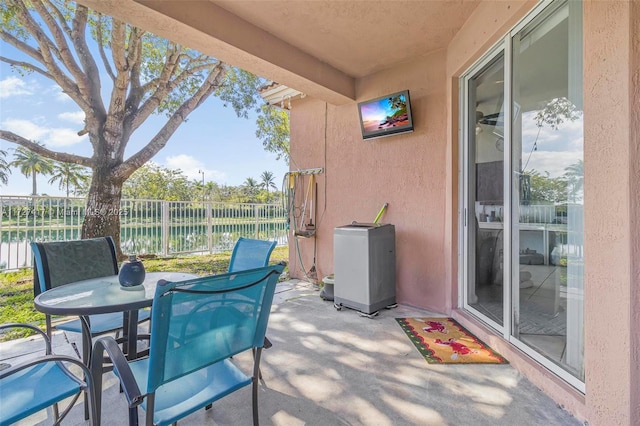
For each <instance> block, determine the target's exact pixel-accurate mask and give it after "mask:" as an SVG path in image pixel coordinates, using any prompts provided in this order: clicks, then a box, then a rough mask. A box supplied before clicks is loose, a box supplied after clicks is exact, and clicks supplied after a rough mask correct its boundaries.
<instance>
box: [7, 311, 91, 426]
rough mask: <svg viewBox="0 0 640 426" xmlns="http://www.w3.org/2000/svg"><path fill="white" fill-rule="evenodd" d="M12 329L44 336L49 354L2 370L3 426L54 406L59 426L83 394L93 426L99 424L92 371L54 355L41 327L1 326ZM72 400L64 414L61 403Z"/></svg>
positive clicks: (14, 324) (68, 358) (78, 362)
mask: <svg viewBox="0 0 640 426" xmlns="http://www.w3.org/2000/svg"><path fill="white" fill-rule="evenodd" d="M10 328H28V329H31V330H33V331H35V332H37V333H38V334H40V335H41V336H42V338H43V340H44V343H45V354H44V355H43V356H39V357H37V358H34V359H31V360H29V361H25V362H23V363H21V364H17V365H13V366H11V367H9V368H7V369H5V370H2V371H0V396H1V397H0V425H1V426H4V425H10V424H13V423H16V422H18V421H20V420H22V419H25V418H27V417H29V416H30V415H32V414H35V413H37V412H39V411H41V410H43V409H46V408H47V407H50V406H53V407H54V410H53V411H54V417H55V424H56V425H57V424H59V422H61V421H62V419H64V418H65V416H66V415H67V414H68V413H69V411H70V410H71V408H73V406H74V404H75V402H76V401H77V400H78V397H79V396H80V394H81V393H82V392H86V393H87V394H88V396H89V398H88V401H89V402H88V405H89V424H90V425H96V424H98V423H96V416H95V398H94V395H95V394H94V391H93V383H92V379H91V372H90V371H89V368H88V367H87V366H86V365H84V363H83V362H81V361H80V360H79V359H77V358H72V357H69V356H64V355H54V354H52V352H51V341H50V340H49V336H47V334H46V333H45V332H44V331H42V330H40V329H39V328H37V327H34V326H32V325H28V324H18V323H11V324H3V325H0V331H1V330H7V329H10ZM72 367H73V368H72ZM78 369H79V370H78ZM72 370H73V371H72ZM74 371H75V372H74ZM78 371H79V372H81V374H80V373H78ZM69 397H73V398H72V400H71V402H69V404H68V405H67V407H66V408H65V409H64V410H63V412H62V414H60V413H59V411H58V403H60V402H62V401H63V400H65V399H67V398H69Z"/></svg>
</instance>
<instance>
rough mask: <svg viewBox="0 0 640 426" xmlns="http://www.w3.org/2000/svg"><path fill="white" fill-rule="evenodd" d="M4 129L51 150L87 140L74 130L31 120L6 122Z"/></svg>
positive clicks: (3, 123) (4, 122)
mask: <svg viewBox="0 0 640 426" xmlns="http://www.w3.org/2000/svg"><path fill="white" fill-rule="evenodd" d="M2 127H4V128H5V129H7V130H9V131H11V132H13V133H15V134H17V135H20V136H22V137H23V138H26V139H29V140H32V141H37V142H41V143H43V144H44V145H46V146H48V147H50V148H56V147H65V146H70V145H75V144H78V143H80V142H82V141H84V140H85V139H86V138H87V137H86V136H78V134H77V131H76V130H74V129H69V128H62V127H60V128H54V127H44V126H40V125H38V124H36V123H34V122H33V121H29V120H18V119H9V120H5V121H3V122H2Z"/></svg>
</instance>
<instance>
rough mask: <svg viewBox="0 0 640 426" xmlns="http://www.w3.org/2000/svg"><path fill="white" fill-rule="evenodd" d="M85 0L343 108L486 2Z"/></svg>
mask: <svg viewBox="0 0 640 426" xmlns="http://www.w3.org/2000/svg"><path fill="white" fill-rule="evenodd" d="M78 2H79V3H82V4H85V5H87V6H89V7H91V8H92V9H95V10H98V11H101V12H103V13H106V14H109V15H111V16H114V17H116V18H118V19H121V20H124V21H126V22H129V23H131V24H133V25H136V26H138V27H140V28H144V29H146V30H148V31H151V32H154V33H156V34H158V35H160V36H163V37H166V38H169V39H171V40H173V41H175V42H178V43H181V44H183V45H187V46H189V47H192V48H194V49H197V50H200V51H202V52H204V53H207V54H210V55H212V56H215V57H217V58H220V59H222V60H223V61H226V62H228V63H230V64H232V65H235V66H238V67H241V68H244V69H246V70H248V71H251V72H253V73H255V74H258V75H261V76H263V77H266V78H269V79H271V80H274V81H277V82H279V83H281V84H284V85H287V86H289V87H291V88H294V89H296V90H299V91H301V92H303V93H305V94H308V95H311V96H313V97H317V98H320V99H324V100H326V101H328V102H330V103H333V104H342V103H345V102H349V101H350V100H353V99H355V98H356V81H357V79H359V78H362V77H365V76H367V75H370V74H373V73H375V72H377V71H380V70H383V69H385V68H390V67H393V66H394V65H397V64H400V63H402V62H406V61H409V60H411V59H412V58H415V57H417V56H422V55H425V54H429V53H431V52H433V51H436V50H438V49H442V48H445V47H446V46H447V45H448V44H449V42H450V41H451V39H452V38H453V37H454V36H455V34H456V32H457V31H458V30H459V29H460V27H461V26H462V25H463V24H464V22H465V21H466V20H467V18H468V17H469V16H470V15H471V13H472V12H473V11H474V9H475V8H476V7H477V5H478V4H479V3H480V0H422V1H396V2H389V1H352V0H317V1H303V0H274V1H265V0H262V1H261V0H252V1H237V0H233V1H232V0H223V1H218V0H209V1H208V0H200V1H190V0H164V1H156V0H79V1H78Z"/></svg>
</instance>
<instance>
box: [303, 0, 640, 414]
mask: <svg viewBox="0 0 640 426" xmlns="http://www.w3.org/2000/svg"><path fill="white" fill-rule="evenodd" d="M536 3H537V2H535V1H503V2H491V1H487V2H484V3H483V4H481V5H480V6H479V7H478V8H477V10H476V11H475V12H474V14H473V15H472V17H471V18H470V19H469V20H468V21H467V23H466V24H465V26H464V27H463V28H462V30H461V31H460V32H459V33H458V35H457V36H456V37H455V38H454V40H453V41H452V42H451V43H450V45H449V47H448V48H447V50H446V51H439V52H435V53H431V54H429V55H426V56H424V57H421V58H418V59H416V60H415V61H413V62H411V63H406V64H403V65H401V66H398V67H395V68H392V69H389V70H386V71H383V72H380V73H377V74H375V75H371V76H368V77H365V78H362V79H359V80H358V81H357V85H356V87H357V101H362V100H366V99H370V98H374V97H377V96H381V95H384V94H387V93H391V92H394V91H397V90H402V89H409V90H410V91H411V101H412V107H413V110H414V120H415V127H416V131H415V132H414V133H412V134H408V135H400V136H392V137H389V138H384V139H379V140H373V141H363V140H362V139H361V136H360V129H359V126H358V114H357V109H356V106H355V102H354V103H351V104H347V105H343V106H340V107H335V106H331V105H326V104H325V103H324V102H321V101H318V100H313V99H310V98H306V99H303V100H301V101H298V102H296V103H295V104H294V108H293V110H292V113H291V123H292V127H291V139H292V158H293V160H294V162H295V163H293V164H294V165H295V167H298V168H307V167H324V168H325V173H324V174H323V175H321V176H320V177H319V179H318V184H319V185H318V219H319V220H318V225H319V226H318V233H317V236H316V238H315V239H306V240H300V246H301V249H302V258H303V261H304V264H305V268H306V269H308V267H309V266H310V265H311V264H312V263H313V262H312V261H313V253H314V244H316V246H315V252H316V268H317V275H318V278H322V276H324V275H327V274H330V273H332V272H333V266H332V265H333V228H334V227H335V226H339V225H343V224H346V223H350V222H351V221H353V220H357V221H361V222H370V221H372V220H373V218H374V217H375V215H376V213H377V211H378V209H379V208H380V206H381V205H382V204H383V203H385V202H388V203H389V208H388V211H387V213H386V214H385V216H384V217H383V220H382V222H387V223H393V224H395V225H396V233H397V258H398V260H397V268H396V270H397V290H396V291H397V298H398V301H399V302H401V303H406V304H409V305H413V306H420V307H423V308H427V309H430V310H433V311H437V312H442V313H445V314H451V315H453V316H455V317H456V318H458V319H459V320H460V321H462V322H463V323H464V324H465V325H466V326H467V327H469V328H470V329H471V331H473V332H475V333H477V334H478V335H479V337H480V338H482V339H483V340H486V341H487V342H488V343H489V344H491V345H492V346H493V347H494V348H495V349H497V350H498V351H500V352H502V353H503V354H504V355H505V356H507V358H509V360H510V361H511V363H512V365H514V366H515V367H516V368H518V369H519V370H520V371H521V372H523V374H525V375H526V376H527V377H528V378H529V379H530V380H532V381H533V382H534V383H535V384H536V385H537V386H539V387H540V388H541V389H543V390H544V391H545V392H547V393H548V394H550V395H551V396H552V397H553V398H554V399H555V400H556V401H558V403H559V404H561V405H562V406H565V407H566V408H567V409H568V410H569V411H571V412H572V413H574V414H575V415H576V416H577V417H578V418H579V419H582V420H588V422H589V424H592V425H610V424H640V387H639V386H638V383H639V382H640V356H639V355H638V354H639V353H640V286H639V285H638V283H640V243H639V241H640V147H639V145H640V144H639V143H638V140H639V137H640V106H639V104H638V99H640V70H639V68H640V5H639V2H638V1H631V2H629V1H613V0H612V1H606V2H605V1H585V2H584V70H585V71H584V126H585V127H584V146H585V153H584V154H585V159H584V165H585V166H584V167H585V206H586V209H585V210H586V213H585V255H586V268H585V269H586V271H585V294H584V298H585V311H586V314H585V372H586V373H585V374H586V393H585V394H584V395H583V394H581V393H580V392H578V391H577V390H575V389H573V388H572V387H570V386H569V385H567V384H566V383H565V382H563V381H562V380H561V379H559V378H558V377H556V376H555V375H553V374H552V373H550V372H548V371H547V370H545V369H544V368H542V367H541V366H540V365H538V364H537V363H536V362H535V361H533V360H532V359H530V358H529V357H527V356H526V355H524V354H523V353H522V352H520V351H519V350H517V349H516V348H515V347H514V346H512V345H511V344H509V343H508V342H507V341H505V340H504V339H502V337H501V336H499V335H496V333H495V332H493V331H492V330H490V329H488V328H487V327H484V326H483V325H482V324H480V323H479V322H477V321H475V320H474V319H473V318H471V317H470V316H469V315H467V314H465V313H464V312H462V311H459V310H455V307H456V306H457V294H458V292H457V289H458V279H459V277H458V270H457V268H458V262H457V258H458V201H457V200H458V172H459V170H458V169H459V168H458V150H457V144H458V142H457V141H458V134H457V125H458V108H459V106H458V77H459V76H460V75H461V74H462V73H463V72H464V71H465V70H466V69H467V68H468V67H469V66H470V65H471V64H472V63H473V62H474V61H476V60H477V59H479V58H480V57H481V56H482V55H483V54H484V53H485V52H486V51H487V49H488V48H489V47H490V46H491V45H492V44H494V43H495V42H496V41H497V40H498V39H499V38H500V37H502V36H503V35H504V34H505V33H506V32H507V31H508V30H509V29H510V28H511V27H512V26H513V25H514V24H515V23H516V22H517V21H518V20H519V19H521V18H522V17H523V16H525V15H526V13H527V12H528V11H529V10H531V8H533V7H534V6H535V4H536ZM325 122H326V123H327V124H326V126H325ZM325 184H326V186H325ZM291 270H292V273H293V275H294V276H298V277H303V274H302V272H301V270H300V265H299V261H298V259H297V253H296V252H295V250H292V254H291Z"/></svg>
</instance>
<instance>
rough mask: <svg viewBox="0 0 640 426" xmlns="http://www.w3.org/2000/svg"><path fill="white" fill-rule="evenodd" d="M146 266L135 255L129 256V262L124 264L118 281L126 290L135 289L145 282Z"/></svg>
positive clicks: (126, 261)
mask: <svg viewBox="0 0 640 426" xmlns="http://www.w3.org/2000/svg"><path fill="white" fill-rule="evenodd" d="M144 276H145V271H144V265H143V264H142V262H141V261H139V260H138V258H136V256H135V255H131V256H129V260H125V261H124V262H122V266H121V267H120V273H119V274H118V280H119V281H120V285H121V286H122V287H124V288H130V287H135V286H138V285H140V284H142V283H143V282H144Z"/></svg>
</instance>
